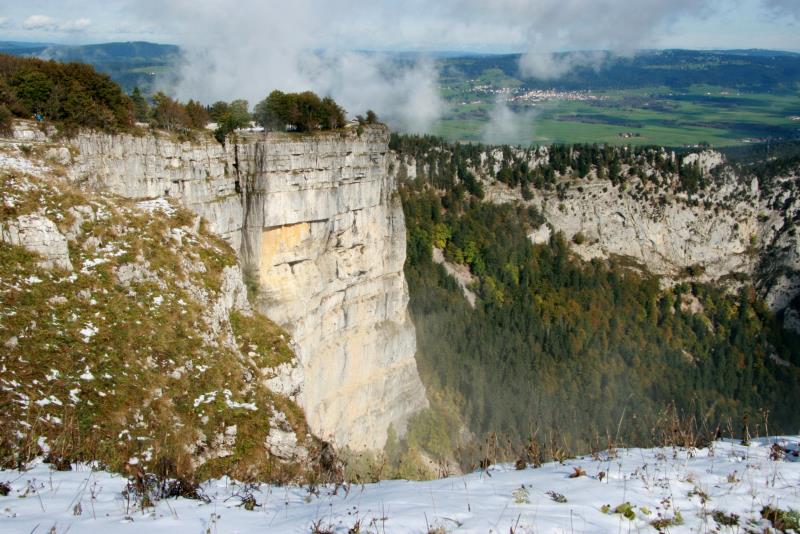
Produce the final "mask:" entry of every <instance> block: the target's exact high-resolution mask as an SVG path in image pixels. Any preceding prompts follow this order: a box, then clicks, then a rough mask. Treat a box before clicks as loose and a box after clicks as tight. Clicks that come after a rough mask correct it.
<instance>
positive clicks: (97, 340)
mask: <svg viewBox="0 0 800 534" xmlns="http://www.w3.org/2000/svg"><path fill="white" fill-rule="evenodd" d="M30 133H32V132H31V131H30V130H25V129H21V130H18V132H17V134H18V137H27V136H28V135H27V134H30ZM39 135H41V134H39ZM72 155H73V154H72V153H71V152H70V150H69V149H68V148H66V147H63V146H58V145H53V144H49V143H46V142H38V143H35V144H31V143H30V141H28V142H25V141H19V140H5V141H4V142H3V143H2V145H0V194H1V195H2V207H0V239H1V240H2V242H3V246H2V247H0V288H2V289H0V301H1V302H2V318H0V341H2V343H3V356H2V369H3V373H2V378H0V382H1V383H2V388H1V392H0V406H2V417H0V436H1V437H0V462H1V463H2V465H3V466H4V467H16V466H18V465H19V466H23V465H25V464H26V463H27V462H29V461H31V460H32V459H34V458H35V457H39V456H46V457H47V458H48V461H49V462H50V463H51V464H52V465H53V466H63V465H67V466H68V464H69V462H73V461H78V460H90V459H91V460H97V461H99V462H100V463H101V464H102V465H104V466H106V467H107V468H109V469H112V470H115V471H119V472H123V471H124V472H127V473H130V474H135V473H143V472H158V473H161V474H162V476H165V475H166V476H171V477H176V478H181V479H186V480H194V479H195V478H198V479H201V480H202V479H203V478H205V477H208V476H211V475H216V476H218V475H222V474H230V475H236V476H238V477H239V478H249V477H258V478H259V479H274V480H287V479H291V478H294V477H296V476H298V475H299V474H300V473H302V470H303V469H304V466H303V465H299V464H298V462H299V461H303V462H305V460H306V458H307V456H308V454H309V453H308V448H310V447H312V446H313V445H314V443H315V442H314V440H313V438H312V437H311V435H310V433H309V431H308V428H307V425H306V422H305V419H304V416H303V413H302V411H301V410H300V409H299V408H298V407H297V405H296V404H295V403H294V402H293V401H292V400H290V399H289V398H287V397H285V396H283V395H281V394H279V393H275V392H273V391H272V390H271V389H270V387H269V385H268V384H269V383H270V380H271V379H273V378H274V376H275V375H276V373H277V371H276V369H277V368H278V367H279V366H281V365H294V362H295V354H294V349H293V348H292V347H291V346H290V344H289V337H288V335H287V334H286V333H285V332H284V331H283V330H282V329H280V328H279V327H277V326H276V325H275V324H274V323H272V322H271V321H269V320H268V319H266V318H265V317H263V316H262V315H261V314H259V313H258V312H256V311H254V310H253V308H252V307H251V304H250V302H249V300H248V296H247V291H246V288H245V286H244V283H243V280H242V277H241V273H240V270H239V267H238V265H237V260H236V256H235V253H234V252H233V250H232V249H231V248H230V246H229V245H228V244H226V243H225V242H224V241H222V240H221V239H220V238H219V237H218V236H215V235H213V234H211V233H210V232H209V231H208V229H207V223H206V222H204V221H202V220H201V219H200V218H199V217H197V216H196V215H194V214H192V213H191V212H189V211H188V210H186V209H185V208H182V207H180V206H178V205H177V204H176V203H174V202H170V201H169V200H167V199H153V200H131V199H125V198H122V197H120V196H118V195H115V194H112V193H109V192H107V191H101V192H92V191H89V190H86V189H79V188H77V187H75V186H73V185H70V184H68V183H67V182H66V181H65V178H64V173H65V165H68V162H69V161H70V159H71V158H72Z"/></svg>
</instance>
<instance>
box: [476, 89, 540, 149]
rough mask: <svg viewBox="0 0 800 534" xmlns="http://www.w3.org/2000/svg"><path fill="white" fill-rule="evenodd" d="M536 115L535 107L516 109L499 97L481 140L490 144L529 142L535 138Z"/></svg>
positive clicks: (490, 113)
mask: <svg viewBox="0 0 800 534" xmlns="http://www.w3.org/2000/svg"><path fill="white" fill-rule="evenodd" d="M536 115H537V111H536V110H535V109H530V108H529V109H527V110H525V111H514V110H513V109H511V107H509V105H508V103H507V102H506V101H505V100H502V99H497V100H496V101H495V103H494V107H493V108H492V110H491V111H490V112H489V122H488V123H487V124H486V126H485V127H484V129H483V131H482V132H481V140H482V141H483V142H484V143H487V144H490V145H516V144H528V143H529V142H530V141H531V140H532V139H533V134H534V125H535V122H536Z"/></svg>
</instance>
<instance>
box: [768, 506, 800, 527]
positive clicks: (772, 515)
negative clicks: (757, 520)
mask: <svg viewBox="0 0 800 534" xmlns="http://www.w3.org/2000/svg"><path fill="white" fill-rule="evenodd" d="M761 517H763V518H764V519H766V520H767V521H769V522H770V523H772V526H773V527H775V528H776V529H778V530H780V531H781V532H787V531H789V530H794V531H796V532H800V512H798V511H797V510H781V509H780V508H773V507H772V506H765V507H764V508H762V509H761Z"/></svg>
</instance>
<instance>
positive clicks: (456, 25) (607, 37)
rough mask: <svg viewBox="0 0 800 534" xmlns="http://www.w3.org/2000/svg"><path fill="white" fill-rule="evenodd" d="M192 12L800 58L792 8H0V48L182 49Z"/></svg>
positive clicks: (493, 44) (354, 35) (436, 46)
mask: <svg viewBox="0 0 800 534" xmlns="http://www.w3.org/2000/svg"><path fill="white" fill-rule="evenodd" d="M195 9H197V10H198V11H200V12H203V14H205V13H207V12H210V11H215V12H216V13H215V16H216V17H217V18H233V19H237V18H239V17H248V16H249V14H250V13H252V14H255V15H257V16H265V17H268V18H284V17H287V18H288V19H290V20H292V21H293V22H295V21H296V22H298V23H299V24H300V27H299V28H296V29H295V30H296V31H298V32H302V31H303V27H302V24H303V22H302V20H303V18H304V17H308V19H309V20H311V19H313V20H314V21H319V22H322V23H323V24H322V26H321V27H320V26H319V25H318V24H316V22H315V23H313V24H311V27H313V28H314V29H315V30H316V35H315V36H314V39H313V41H314V44H315V45H318V46H334V47H336V48H341V47H350V48H361V49H364V48H367V49H376V50H397V49H402V50H432V49H433V50H474V51H489V52H495V51H499V52H505V51H519V52H524V51H527V50H529V49H530V47H531V45H532V44H533V45H537V46H538V45H541V44H545V43H546V44H547V48H553V49H556V50H594V49H598V48H608V47H612V46H620V45H625V44H626V43H625V41H626V40H627V39H628V38H630V40H631V43H630V44H633V45H635V46H636V47H643V48H770V49H781V50H800V1H798V0H726V1H708V0H694V1H691V2H687V1H683V0H655V1H651V0H564V1H554V0H438V1H435V2H433V1H420V0H404V1H398V0H394V1H393V0H361V1H358V0H338V1H336V2H329V1H327V0H296V1H294V2H286V1H285V0H281V1H275V0H265V1H249V0H239V1H224V0H193V1H187V0H159V1H154V0H135V1H134V0H116V1H115V0H104V1H101V0H58V1H53V0H50V1H48V0H26V1H24V2H22V1H19V0H1V1H0V39H2V40H19V41H43V42H55V43H76V44H84V43H93V42H108V41H129V40H147V41H156V42H168V43H175V44H183V43H185V42H195V41H196V40H197V39H198V37H200V36H199V35H198V32H202V29H203V28H202V27H196V26H193V24H192V23H191V22H192V19H193V16H192V12H193V11H194V10H195ZM232 11H233V13H232ZM287 12H288V13H287ZM298 15H299V16H298ZM554 22H555V23H556V24H554ZM641 31H645V32H647V33H646V35H642V36H640V35H639V33H640V32H641Z"/></svg>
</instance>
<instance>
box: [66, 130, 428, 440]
mask: <svg viewBox="0 0 800 534" xmlns="http://www.w3.org/2000/svg"><path fill="white" fill-rule="evenodd" d="M388 136H389V134H388V130H387V129H386V128H385V127H383V126H371V127H367V128H364V129H363V131H362V132H361V133H357V132H355V131H343V132H330V133H315V134H313V135H293V134H292V135H289V134H279V133H270V134H266V135H258V136H255V135H253V136H245V137H240V138H239V139H237V140H231V141H229V142H228V143H227V144H226V146H224V147H223V146H222V145H220V144H218V143H216V142H215V141H213V140H211V139H205V138H204V139H201V140H198V141H194V142H188V141H187V142H177V141H175V140H174V139H171V138H169V137H168V136H165V135H163V134H159V135H145V136H133V135H116V136H114V135H107V134H100V133H84V134H80V135H79V136H78V137H77V138H76V139H75V140H73V141H72V147H73V151H74V152H75V154H76V155H75V156H74V161H73V163H72V165H71V166H70V167H69V171H68V172H69V173H70V176H71V178H72V179H73V180H75V181H82V182H84V183H85V184H86V186H88V187H93V188H98V189H103V190H110V191H112V192H114V193H116V194H119V195H123V196H126V197H132V198H152V197H174V198H177V199H179V200H180V202H181V203H183V204H184V205H185V206H187V207H189V208H190V209H192V210H193V211H194V212H196V213H197V214H199V215H201V216H202V217H204V218H205V219H206V220H207V221H208V224H209V225H210V227H211V229H212V230H213V231H215V232H216V233H218V234H219V235H221V236H222V237H223V238H225V239H226V240H227V241H228V242H229V243H230V244H231V246H232V247H233V248H234V250H236V251H237V252H238V254H239V258H240V263H241V265H242V267H243V269H244V271H245V273H247V275H248V276H249V278H250V280H252V281H257V286H258V295H257V298H256V306H257V307H258V309H259V310H260V311H262V312H263V313H264V314H265V315H266V316H267V317H269V318H270V319H271V320H273V321H275V322H276V323H278V324H279V325H281V326H283V327H284V328H286V329H287V330H288V331H289V332H290V333H291V335H292V337H293V339H294V341H295V343H296V344H295V350H296V353H297V356H298V361H299V362H300V367H299V368H287V369H283V370H281V372H280V373H278V374H277V375H276V376H275V377H274V378H272V379H271V383H270V386H271V387H272V389H273V390H275V389H278V390H280V391H281V392H284V393H286V394H288V395H290V396H292V397H294V398H296V399H297V400H298V402H299V403H300V404H301V405H302V406H303V408H304V409H305V412H306V417H307V420H308V423H309V426H310V428H311V430H312V431H313V432H314V433H315V434H317V435H318V436H320V437H321V438H323V439H327V440H331V441H333V442H334V443H335V444H336V445H337V446H345V445H346V446H349V447H351V448H353V449H376V448H380V447H382V446H383V444H384V443H385V440H386V436H387V430H388V428H389V426H390V425H392V426H393V427H394V428H395V429H396V430H398V431H399V432H402V431H403V430H404V428H405V424H406V421H407V419H408V417H409V416H410V415H411V414H412V413H414V412H416V411H418V410H419V409H421V408H423V407H425V406H426V405H427V400H426V398H425V392H424V388H423V386H422V383H421V381H420V379H419V376H418V373H417V368H416V361H415V359H414V355H415V352H416V338H415V332H414V326H413V324H412V323H411V320H410V317H409V313H408V309H407V304H408V288H407V285H406V281H405V278H404V276H403V264H404V261H405V246H406V245H405V222H404V218H403V212H402V207H401V205H400V200H399V197H398V195H397V192H396V184H395V182H394V179H393V178H392V177H390V175H389V173H388V172H387V152H388ZM276 440H277V441H281V440H279V439H277V437H276ZM276 443H277V442H276Z"/></svg>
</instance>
